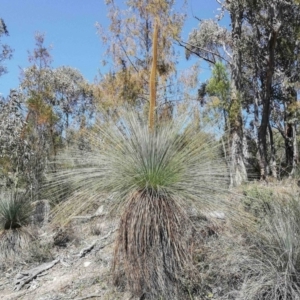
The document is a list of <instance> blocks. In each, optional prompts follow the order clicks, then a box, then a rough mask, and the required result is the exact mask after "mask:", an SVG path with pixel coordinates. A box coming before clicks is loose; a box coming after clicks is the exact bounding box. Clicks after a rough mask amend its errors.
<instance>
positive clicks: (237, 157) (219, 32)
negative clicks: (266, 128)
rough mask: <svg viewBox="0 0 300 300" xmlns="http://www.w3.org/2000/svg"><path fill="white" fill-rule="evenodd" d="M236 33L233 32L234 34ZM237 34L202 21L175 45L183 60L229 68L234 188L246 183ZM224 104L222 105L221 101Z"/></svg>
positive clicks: (231, 155)
mask: <svg viewBox="0 0 300 300" xmlns="http://www.w3.org/2000/svg"><path fill="white" fill-rule="evenodd" d="M236 31H237V32H236ZM237 34H238V35H239V34H240V33H239V31H238V30H237V29H234V31H232V32H230V31H229V30H227V29H226V28H223V27H221V26H220V25H219V24H218V23H217V22H216V21H213V20H203V21H201V22H200V24H199V28H198V29H195V30H193V31H192V32H191V33H190V35H189V38H188V41H187V42H179V43H180V44H181V45H182V46H184V47H185V49H186V57H187V58H190V57H191V56H192V55H193V56H197V57H199V58H201V59H203V60H205V61H206V62H208V63H209V64H210V65H212V66H213V65H215V64H217V63H220V62H224V63H226V65H227V66H228V67H229V68H230V70H231V72H230V74H231V79H230V89H229V91H230V97H229V99H230V105H229V106H228V126H227V127H228V130H229V133H230V147H229V154H230V161H231V167H230V169H231V185H233V186H236V185H239V184H241V183H242V182H243V181H246V180H247V170H246V163H247V161H246V158H247V152H248V151H247V143H246V140H245V136H244V128H243V118H242V103H241V99H242V91H241V89H240V87H241V86H242V84H241V82H240V76H238V74H237V73H238V71H237V70H240V69H241V66H240V58H239V55H240V54H239V52H236V51H234V44H236V36H237ZM224 103H225V102H224Z"/></svg>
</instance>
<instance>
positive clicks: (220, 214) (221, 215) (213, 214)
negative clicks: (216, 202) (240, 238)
mask: <svg viewBox="0 0 300 300" xmlns="http://www.w3.org/2000/svg"><path fill="white" fill-rule="evenodd" d="M208 216H209V217H212V218H216V219H221V220H225V214H224V213H223V212H222V211H212V212H210V213H208Z"/></svg>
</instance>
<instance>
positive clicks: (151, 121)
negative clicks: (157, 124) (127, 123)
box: [149, 20, 158, 130]
mask: <svg viewBox="0 0 300 300" xmlns="http://www.w3.org/2000/svg"><path fill="white" fill-rule="evenodd" d="M157 40H158V24H157V20H155V25H154V30H153V42H152V66H151V73H150V106H149V129H150V130H153V129H154V119H155V106H156V68H157Z"/></svg>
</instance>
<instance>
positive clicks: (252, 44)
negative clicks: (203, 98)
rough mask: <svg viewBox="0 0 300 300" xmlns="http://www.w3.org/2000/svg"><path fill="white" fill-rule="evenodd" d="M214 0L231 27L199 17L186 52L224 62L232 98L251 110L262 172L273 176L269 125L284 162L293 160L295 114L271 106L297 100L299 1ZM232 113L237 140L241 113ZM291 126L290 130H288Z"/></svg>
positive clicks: (274, 166)
mask: <svg viewBox="0 0 300 300" xmlns="http://www.w3.org/2000/svg"><path fill="white" fill-rule="evenodd" d="M218 2H219V3H220V5H221V8H222V11H223V13H225V12H226V13H228V14H229V16H230V20H231V24H230V25H231V29H230V30H229V29H225V28H222V27H220V26H219V25H218V24H217V23H216V22H213V21H202V22H201V23H200V27H199V29H198V30H195V31H193V32H192V33H191V34H190V37H189V40H188V43H185V46H186V48H187V56H190V55H191V54H194V55H197V56H199V57H201V58H202V59H205V60H206V61H208V62H209V63H215V62H216V60H218V59H223V60H225V61H227V62H228V66H229V67H230V70H231V80H232V87H231V91H232V96H231V101H233V102H236V103H240V105H241V106H242V107H243V108H244V109H245V110H246V112H247V113H251V114H252V115H253V121H252V122H251V124H252V125H253V128H254V129H255V133H254V135H255V141H256V144H257V149H258V163H259V168H260V175H261V178H265V177H266V176H268V175H269V174H270V173H271V174H272V175H273V176H274V177H277V168H276V160H275V150H276V149H275V145H274V139H273V130H272V126H273V127H274V126H275V127H276V128H277V129H278V130H280V129H281V130H280V132H281V133H282V135H283V137H284V139H285V144H286V153H287V161H290V162H289V164H294V165H295V163H296V161H297V155H296V153H297V151H296V148H295V147H296V143H295V142H293V141H296V138H295V134H296V130H295V123H293V122H294V121H295V118H294V117H292V116H293V114H291V113H289V112H288V110H286V109H284V110H283V112H282V113H281V115H280V114H279V113H278V111H276V107H282V106H283V107H286V108H288V107H290V108H291V107H292V106H293V105H292V103H295V102H296V97H295V88H294V86H295V83H296V82H297V81H298V74H299V64H298V53H299V49H298V48H299V46H298V34H299V20H300V14H299V5H298V4H297V3H295V1H293V0H287V1H285V0H275V1H271V0H267V1H265V0H264V1H263V0H257V1H250V0H249V1H248V0H246V1H244V0H232V1H229V0H225V1H223V2H221V1H218ZM292 95H294V96H292ZM291 99H293V100H291ZM294 106H295V105H294ZM277 110H278V109H277ZM294 115H295V114H294ZM280 117H281V118H280ZM234 119H235V120H233V121H234V123H236V125H237V126H235V127H234V126H233V128H235V131H236V132H237V136H239V141H240V142H241V137H242V130H241V128H242V126H241V120H242V115H241V114H238V115H236V117H235V118H234ZM280 124H281V127H280V126H279V125H280ZM282 124H283V127H282ZM292 124H294V125H292ZM291 127H292V128H294V129H293V130H290V132H293V134H287V131H288V128H291ZM239 129H240V130H239ZM232 143H233V142H232ZM291 143H292V144H293V145H294V146H291ZM237 148H238V147H237ZM240 149H241V147H240ZM233 153H234V152H233ZM240 153H242V152H241V151H240ZM288 153H290V154H288ZM236 157H238V156H236ZM288 157H292V158H288ZM241 158H242V157H241ZM232 159H234V156H233V157H232Z"/></svg>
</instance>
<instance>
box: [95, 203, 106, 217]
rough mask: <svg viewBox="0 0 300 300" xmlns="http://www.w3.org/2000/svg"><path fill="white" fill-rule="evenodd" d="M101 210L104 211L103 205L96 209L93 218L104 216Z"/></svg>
mask: <svg viewBox="0 0 300 300" xmlns="http://www.w3.org/2000/svg"><path fill="white" fill-rule="evenodd" d="M103 210H104V207H103V205H101V206H99V208H98V209H97V211H96V212H95V214H94V216H96V217H99V216H102V215H104V213H103Z"/></svg>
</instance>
